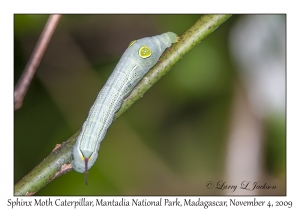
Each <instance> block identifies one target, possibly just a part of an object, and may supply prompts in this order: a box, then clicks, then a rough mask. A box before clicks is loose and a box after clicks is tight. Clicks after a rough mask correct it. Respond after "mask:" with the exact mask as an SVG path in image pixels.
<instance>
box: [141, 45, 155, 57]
mask: <svg viewBox="0 0 300 210" xmlns="http://www.w3.org/2000/svg"><path fill="white" fill-rule="evenodd" d="M151 54H152V51H151V50H150V48H149V47H147V46H143V47H141V48H140V50H139V55H140V56H141V57H142V58H148V57H149V56H150V55H151Z"/></svg>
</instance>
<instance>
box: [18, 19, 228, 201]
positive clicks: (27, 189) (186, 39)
mask: <svg viewBox="0 0 300 210" xmlns="http://www.w3.org/2000/svg"><path fill="white" fill-rule="evenodd" d="M230 16H231V15H202V16H201V17H200V18H199V20H198V21H196V23H195V24H194V25H192V26H191V27H190V28H189V29H188V30H187V31H186V32H184V33H183V34H182V35H181V36H180V41H179V42H178V43H176V44H173V45H172V47H171V48H170V49H169V50H167V51H166V52H165V55H164V56H163V57H162V59H161V61H160V62H158V63H157V64H156V65H155V66H154V67H153V68H152V69H151V70H150V71H149V72H148V73H147V74H146V75H145V77H144V78H143V79H142V80H141V81H140V83H139V84H138V85H137V86H136V87H135V88H134V89H133V91H132V92H131V94H130V95H129V96H128V97H127V98H126V99H125V100H124V102H123V104H122V106H121V108H120V110H119V111H118V112H117V113H116V114H115V117H114V120H116V119H117V118H119V117H120V116H121V115H122V114H123V113H124V112H125V111H126V110H127V109H128V108H129V107H130V106H131V105H132V104H133V103H134V102H135V101H137V100H138V99H139V98H141V97H142V96H143V95H144V93H145V92H146V91H147V90H148V89H149V88H150V87H151V86H152V85H153V84H154V83H156V82H157V81H158V80H159V79H160V78H161V77H162V76H164V75H165V74H166V73H168V72H169V70H170V69H171V68H172V67H173V66H174V65H175V64H176V63H177V62H178V61H179V60H180V59H181V58H183V56H184V55H185V54H186V53H188V52H189V51H190V50H191V49H192V48H193V47H195V45H197V44H199V43H200V42H201V41H202V40H203V39H204V38H205V37H206V36H208V35H209V34H211V33H212V32H213V31H214V30H215V29H217V28H218V27H219V26H220V25H221V24H222V23H223V22H225V21H226V20H227V19H228V18H229V17H230ZM80 131H81V129H80V130H78V131H77V132H76V133H75V134H74V135H73V136H72V137H71V138H69V139H68V140H67V141H66V142H64V143H62V144H61V146H60V147H59V148H58V149H56V150H54V151H52V152H51V153H50V154H49V155H48V156H47V157H46V158H45V159H44V160H43V161H42V162H41V163H40V164H39V165H38V166H36V167H35V168H34V169H33V170H32V171H31V172H29V173H28V174H27V175H26V176H25V177H24V178H22V179H21V180H20V181H19V182H18V183H17V184H15V188H14V194H15V195H33V194H35V193H36V192H37V191H39V190H40V189H41V188H43V187H44V186H45V185H47V184H48V183H50V182H51V181H52V180H53V179H55V178H56V177H58V176H60V175H61V174H64V173H66V172H68V171H70V170H71V168H70V165H69V168H68V169H66V170H62V168H61V167H62V166H63V165H64V164H70V163H71V159H72V156H71V151H72V146H73V145H74V143H75V141H76V138H77V136H78V135H79V133H80Z"/></svg>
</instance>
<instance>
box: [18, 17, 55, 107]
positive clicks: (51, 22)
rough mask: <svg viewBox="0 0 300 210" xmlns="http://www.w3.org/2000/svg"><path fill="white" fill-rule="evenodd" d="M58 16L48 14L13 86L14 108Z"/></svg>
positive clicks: (32, 72) (25, 90)
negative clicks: (29, 55) (23, 67)
mask: <svg viewBox="0 0 300 210" xmlns="http://www.w3.org/2000/svg"><path fill="white" fill-rule="evenodd" d="M60 17H61V15H50V17H49V18H48V21H47V23H46V25H45V27H44V29H43V32H42V34H41V36H40V38H39V40H38V42H37V44H36V46H35V48H34V51H33V52H32V54H31V57H30V59H29V61H28V63H27V65H26V67H25V69H24V71H23V74H22V76H21V78H20V80H19V82H18V84H17V86H16V88H15V93H14V96H15V110H17V109H19V108H20V107H21V106H22V104H23V100H24V97H25V95H26V93H27V90H28V88H29V85H30V83H31V80H32V78H33V76H34V74H35V71H36V69H37V67H38V66H39V64H40V61H41V59H42V57H43V55H44V52H45V50H46V49H47V46H48V43H49V41H50V39H51V37H52V34H53V33H54V31H55V29H56V26H57V24H58V21H59V19H60Z"/></svg>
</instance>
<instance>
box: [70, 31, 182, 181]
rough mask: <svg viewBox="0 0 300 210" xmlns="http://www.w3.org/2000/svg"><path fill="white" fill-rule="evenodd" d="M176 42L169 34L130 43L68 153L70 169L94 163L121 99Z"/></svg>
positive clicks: (86, 170)
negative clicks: (69, 155) (71, 158)
mask: <svg viewBox="0 0 300 210" xmlns="http://www.w3.org/2000/svg"><path fill="white" fill-rule="evenodd" d="M175 42H178V36H177V35H176V34H175V33H173V32H167V33H163V34H161V35H157V36H153V37H146V38H142V39H139V40H134V41H132V42H131V43H130V44H129V46H128V48H127V49H126V50H125V52H124V53H123V55H122V57H121V59H120V61H119V62H118V64H117V65H116V67H115V69H114V70H113V72H112V74H111V75H110V77H109V78H108V80H107V81H106V83H105V85H104V86H103V88H102V89H101V91H100V92H99V94H98V96H97V98H96V101H95V102H94V104H93V106H92V107H91V109H90V111H89V114H88V117H87V119H86V121H85V122H84V123H83V126H82V131H81V133H80V134H79V136H78V137H77V140H76V143H75V145H74V146H73V151H72V156H73V160H72V167H73V168H74V170H76V171H77V172H80V173H83V172H85V174H86V175H85V182H86V184H87V172H88V170H89V169H90V168H91V167H92V166H93V164H94V163H95V161H96V159H97V156H98V150H99V148H100V143H101V141H102V140H103V138H104V137H105V134H106V131H107V129H108V127H109V126H110V125H111V123H112V121H113V118H114V114H115V113H116V112H117V111H118V109H119V108H120V107H121V105H122V102H123V100H124V99H125V98H126V97H127V96H128V95H129V93H130V92H131V91H132V89H133V88H134V87H135V86H136V85H137V83H138V82H139V81H140V80H141V79H142V78H143V76H144V75H145V74H146V73H147V72H148V71H149V69H150V68H151V67H153V66H154V65H155V64H156V63H157V61H158V59H159V57H160V56H161V55H162V53H163V52H164V51H165V49H166V48H168V47H170V46H171V45H172V43H175Z"/></svg>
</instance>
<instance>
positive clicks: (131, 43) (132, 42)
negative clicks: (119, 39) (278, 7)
mask: <svg viewBox="0 0 300 210" xmlns="http://www.w3.org/2000/svg"><path fill="white" fill-rule="evenodd" d="M134 43H136V40H133V41H131V42H130V44H129V45H128V48H129V47H131V46H132V45H133V44H134Z"/></svg>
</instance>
